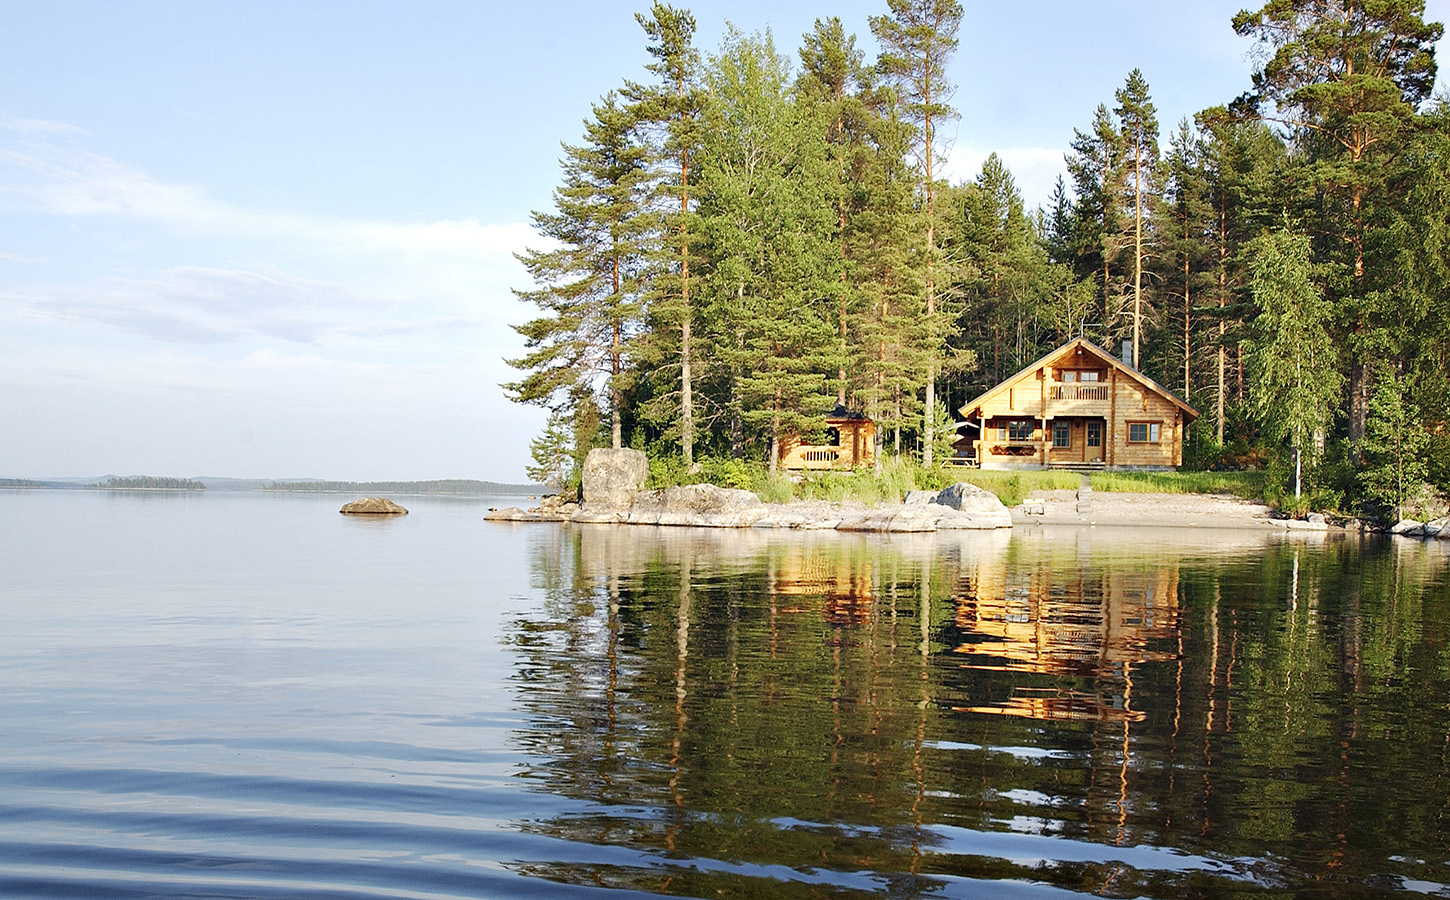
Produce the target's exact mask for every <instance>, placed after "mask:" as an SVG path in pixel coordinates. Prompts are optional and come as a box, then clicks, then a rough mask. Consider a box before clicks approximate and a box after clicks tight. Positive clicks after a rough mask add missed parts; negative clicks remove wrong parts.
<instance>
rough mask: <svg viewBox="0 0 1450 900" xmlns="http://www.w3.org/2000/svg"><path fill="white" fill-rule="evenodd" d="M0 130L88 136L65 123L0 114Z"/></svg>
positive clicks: (82, 129)
mask: <svg viewBox="0 0 1450 900" xmlns="http://www.w3.org/2000/svg"><path fill="white" fill-rule="evenodd" d="M0 128H3V129H4V130H6V131H13V132H15V133H16V134H27V135H35V134H48V135H54V134H88V133H89V132H87V131H86V130H85V129H84V128H77V127H76V126H74V125H70V124H67V123H65V122H56V121H53V120H51V119H26V118H21V117H19V116H11V115H7V114H5V113H0Z"/></svg>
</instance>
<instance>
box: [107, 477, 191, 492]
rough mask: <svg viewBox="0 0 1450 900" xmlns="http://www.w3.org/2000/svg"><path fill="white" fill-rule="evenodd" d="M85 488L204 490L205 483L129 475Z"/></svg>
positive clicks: (108, 479)
mask: <svg viewBox="0 0 1450 900" xmlns="http://www.w3.org/2000/svg"><path fill="white" fill-rule="evenodd" d="M86 489H87V490H92V491H204V490H206V485H205V484H203V483H201V482H200V481H196V480H194V479H191V478H162V477H158V476H155V475H130V476H127V477H125V478H107V479H106V480H105V481H102V482H100V483H99V484H88V485H86Z"/></svg>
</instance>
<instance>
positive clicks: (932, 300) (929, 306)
mask: <svg viewBox="0 0 1450 900" xmlns="http://www.w3.org/2000/svg"><path fill="white" fill-rule="evenodd" d="M926 102H927V108H928V109H930V108H931V107H930V105H931V102H932V98H931V92H930V91H928V92H927V93H926ZM932 125H933V123H932V118H931V115H930V114H928V115H927V117H926V134H925V136H924V137H925V140H926V150H925V156H926V334H927V342H928V344H929V345H930V347H929V352H930V355H929V357H928V358H927V364H926V408H925V409H923V410H922V413H921V424H922V428H921V434H922V440H921V464H922V465H923V466H926V467H927V468H928V469H930V468H931V465H932V459H931V456H932V445H933V444H935V443H936V434H935V431H936V422H935V421H934V418H935V416H936V364H937V338H936V269H935V266H936V213H935V208H934V206H933V201H934V200H935V198H936V185H935V184H934V183H933V182H932V165H931V164H932V157H933V156H934V155H935V154H934V153H933V149H934V146H935V142H936V137H935V135H934V134H933V132H932ZM899 452H900V451H899V448H898V453H899Z"/></svg>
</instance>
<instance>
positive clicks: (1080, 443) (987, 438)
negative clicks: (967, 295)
mask: <svg viewBox="0 0 1450 900" xmlns="http://www.w3.org/2000/svg"><path fill="white" fill-rule="evenodd" d="M961 413H962V415H963V416H965V417H966V419H967V426H966V427H967V430H968V431H969V432H971V433H972V434H973V435H974V436H973V437H972V438H971V443H972V447H973V449H974V450H975V456H976V459H977V462H978V464H979V465H980V466H981V467H982V468H983V469H1046V468H1057V467H1062V468H1090V469H1091V468H1106V469H1173V468H1176V467H1178V466H1180V465H1182V464H1183V435H1184V431H1185V429H1186V428H1187V427H1188V424H1189V423H1190V422H1192V421H1193V420H1194V419H1197V418H1198V411H1197V410H1195V409H1194V408H1193V407H1191V406H1189V405H1188V404H1187V403H1185V402H1183V401H1182V400H1180V399H1178V397H1176V396H1175V395H1174V394H1173V392H1172V391H1170V390H1168V389H1167V388H1165V387H1163V386H1162V385H1160V384H1158V383H1157V382H1156V381H1154V380H1153V379H1151V378H1149V377H1148V376H1146V375H1144V374H1143V373H1141V372H1139V371H1137V370H1136V369H1134V368H1133V367H1132V366H1129V365H1127V364H1125V363H1124V362H1123V361H1121V360H1119V359H1117V358H1116V357H1114V356H1113V355H1112V354H1111V353H1109V352H1108V351H1106V350H1104V349H1103V348H1101V347H1099V346H1097V345H1096V344H1094V343H1092V342H1091V341H1089V340H1087V339H1086V338H1078V339H1077V340H1074V341H1069V342H1068V343H1066V344H1064V345H1062V346H1061V347H1058V348H1057V349H1056V350H1053V351H1052V352H1051V353H1048V354H1047V355H1046V356H1043V357H1042V358H1041V359H1039V360H1037V361H1036V362H1034V363H1032V364H1031V365H1029V366H1028V367H1027V368H1025V369H1023V370H1022V371H1020V372H1018V373H1017V374H1016V375H1013V376H1012V377H1011V378H1008V379H1007V380H1006V381H1004V382H1002V383H1001V384H999V385H997V386H996V387H994V388H992V389H991V390H989V391H987V392H986V393H985V394H982V395H981V396H979V397H977V398H976V399H974V400H972V401H971V402H970V403H968V404H966V405H965V406H963V407H962V408H961ZM973 429H975V431H973Z"/></svg>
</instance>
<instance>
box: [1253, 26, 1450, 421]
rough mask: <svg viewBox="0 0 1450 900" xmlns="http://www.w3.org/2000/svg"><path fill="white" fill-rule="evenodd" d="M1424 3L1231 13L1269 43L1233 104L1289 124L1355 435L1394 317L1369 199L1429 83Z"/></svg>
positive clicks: (1383, 200)
mask: <svg viewBox="0 0 1450 900" xmlns="http://www.w3.org/2000/svg"><path fill="white" fill-rule="evenodd" d="M1424 12H1425V4H1424V0H1375V2H1348V3H1331V2H1326V0H1269V2H1267V3H1265V4H1264V6H1263V7H1262V8H1260V9H1259V10H1258V11H1257V12H1250V11H1247V10H1245V11H1243V12H1240V13H1239V14H1238V15H1236V16H1234V20H1233V25H1234V30H1235V31H1237V32H1238V33H1239V34H1240V35H1245V36H1251V37H1254V38H1257V39H1258V40H1259V41H1260V42H1261V43H1262V44H1264V45H1266V48H1267V50H1268V51H1269V54H1268V55H1267V56H1266V57H1265V62H1264V64H1263V66H1262V67H1261V68H1260V69H1259V70H1258V71H1256V72H1255V73H1254V87H1253V90H1252V91H1250V92H1249V93H1247V94H1245V95H1244V96H1242V97H1240V98H1239V99H1238V100H1237V101H1236V102H1235V107H1236V109H1237V110H1238V111H1239V112H1240V113H1243V114H1253V115H1258V116H1260V117H1262V118H1264V119H1265V120H1267V121H1272V122H1278V123H1281V124H1282V125H1284V126H1285V127H1287V128H1289V129H1291V132H1292V133H1293V135H1294V136H1295V137H1296V139H1297V140H1298V141H1299V143H1300V145H1301V148H1302V150H1303V155H1304V159H1305V160H1306V164H1307V170H1308V171H1307V174H1308V176H1309V180H1310V183H1311V185H1312V188H1313V190H1314V191H1315V192H1316V194H1317V198H1316V208H1317V211H1318V214H1319V216H1320V217H1321V222H1320V223H1318V224H1317V225H1316V230H1320V231H1322V233H1324V234H1325V235H1326V236H1327V237H1328V238H1330V241H1329V242H1327V243H1326V244H1325V245H1323V247H1322V252H1321V256H1323V257H1324V261H1326V262H1332V263H1334V264H1335V265H1337V266H1338V267H1341V268H1342V269H1343V270H1344V271H1343V273H1342V274H1341V275H1336V276H1334V277H1332V278H1331V279H1330V280H1329V281H1330V284H1331V285H1334V286H1335V296H1334V298H1333V299H1334V302H1335V305H1336V307H1337V313H1338V319H1339V321H1338V332H1339V336H1340V343H1341V345H1342V346H1343V347H1344V349H1345V351H1346V355H1347V368H1348V370H1349V380H1350V390H1349V409H1348V412H1349V417H1348V418H1349V437H1350V440H1351V441H1358V440H1359V439H1360V438H1361V437H1362V436H1363V435H1364V423H1365V416H1366V414H1367V402H1368V398H1369V390H1370V379H1369V378H1368V372H1369V363H1370V361H1371V360H1372V359H1375V358H1377V356H1378V355H1379V354H1380V353H1381V352H1382V351H1383V349H1384V345H1385V343H1386V340H1387V337H1388V335H1387V334H1386V332H1388V331H1392V330H1393V329H1394V328H1395V327H1396V326H1397V325H1398V323H1399V313H1398V310H1397V308H1396V304H1395V302H1394V296H1395V293H1396V292H1395V290H1394V279H1393V277H1388V278H1387V277H1376V273H1373V272H1371V271H1370V269H1371V267H1372V264H1373V263H1374V261H1376V260H1377V259H1381V258H1383V257H1382V256H1376V255H1372V254H1370V253H1369V252H1368V250H1369V245H1370V244H1371V243H1373V241H1374V240H1375V238H1374V236H1373V235H1372V234H1371V231H1372V229H1373V227H1374V217H1375V210H1376V208H1384V207H1386V206H1390V205H1393V197H1392V196H1391V195H1392V194H1393V188H1392V186H1391V184H1390V182H1389V176H1390V174H1391V172H1392V171H1393V170H1394V168H1395V165H1394V161H1395V160H1396V158H1397V157H1398V156H1399V155H1400V154H1401V153H1402V152H1403V150H1404V149H1405V147H1406V140H1405V138H1406V137H1407V136H1408V134H1409V133H1410V131H1411V130H1412V127H1413V123H1414V119H1415V112H1416V109H1417V107H1418V106H1419V105H1420V104H1421V103H1423V102H1424V101H1425V100H1426V99H1427V98H1428V97H1429V96H1430V92H1431V90H1432V89H1433V87H1434V84H1435V71H1436V69H1435V49H1434V45H1435V43H1436V42H1437V41H1438V40H1439V39H1440V37H1441V36H1442V35H1443V33H1444V28H1443V27H1442V26H1441V25H1439V24H1438V23H1426V22H1425V21H1424ZM1341 284H1342V286H1340V285H1341Z"/></svg>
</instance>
